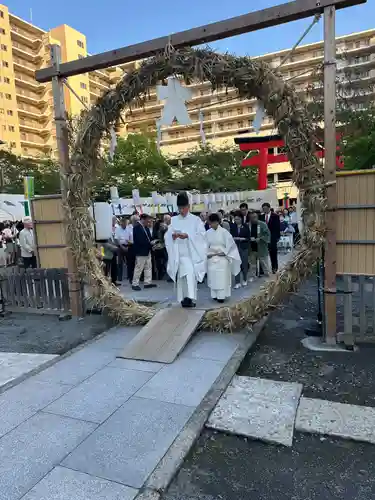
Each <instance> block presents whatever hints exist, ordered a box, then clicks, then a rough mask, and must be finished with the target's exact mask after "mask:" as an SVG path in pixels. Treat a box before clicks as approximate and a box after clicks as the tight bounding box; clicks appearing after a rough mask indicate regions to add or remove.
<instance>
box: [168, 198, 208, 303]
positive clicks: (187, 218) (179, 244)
mask: <svg viewBox="0 0 375 500" xmlns="http://www.w3.org/2000/svg"><path fill="white" fill-rule="evenodd" d="M177 207H178V211H179V215H176V216H175V217H172V220H171V223H170V225H169V228H168V231H167V233H166V234H165V238H164V241H165V246H166V249H167V252H168V266H167V272H168V274H169V276H170V277H171V278H172V280H173V281H174V282H175V283H177V300H178V301H179V302H181V306H182V307H195V306H196V301H197V286H198V282H202V281H203V279H204V276H205V274H206V271H207V243H206V230H205V228H204V224H203V222H202V221H201V219H200V218H199V217H197V216H196V215H193V214H191V213H190V203H189V196H188V194H187V193H186V192H181V193H179V194H178V195H177Z"/></svg>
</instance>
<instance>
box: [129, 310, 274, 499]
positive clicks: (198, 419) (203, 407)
mask: <svg viewBox="0 0 375 500" xmlns="http://www.w3.org/2000/svg"><path fill="white" fill-rule="evenodd" d="M267 319H268V316H266V317H264V318H263V319H262V320H261V321H259V322H258V323H256V324H255V325H254V327H253V330H252V331H251V332H249V334H248V335H247V336H246V337H245V339H244V340H243V342H242V344H241V345H240V346H239V347H238V348H237V349H236V351H235V352H234V353H233V355H232V357H231V358H230V360H229V361H228V362H227V364H226V365H225V367H224V369H223V371H222V372H221V374H220V375H219V377H218V378H217V379H216V381H215V382H214V384H213V385H212V387H211V389H210V390H209V391H208V393H207V394H206V396H205V397H204V399H203V400H202V402H201V403H200V405H199V406H198V407H197V408H196V410H195V411H194V413H193V415H192V416H191V417H190V419H189V420H188V422H187V423H186V425H185V427H184V428H183V429H182V431H181V432H180V434H179V435H178V436H177V438H176V439H175V440H174V442H173V443H172V445H171V446H170V448H169V449H168V451H167V453H166V454H165V455H164V457H163V458H162V459H161V460H160V462H159V464H158V465H157V466H156V467H155V469H154V470H153V472H152V473H151V475H150V476H149V478H148V479H147V481H146V482H145V484H144V486H143V487H142V488H141V490H140V492H139V493H138V495H137V496H136V497H135V500H146V499H147V500H148V499H150V500H154V499H155V500H157V499H158V498H160V495H161V494H162V493H164V492H165V490H166V489H167V488H168V486H169V484H170V483H171V481H172V479H173V477H174V476H175V474H176V473H177V472H178V470H179V469H180V467H181V465H182V463H183V461H184V459H185V457H186V455H187V454H188V453H189V451H190V449H191V448H192V446H193V445H194V443H195V441H196V440H197V438H198V437H199V435H200V433H201V431H202V429H203V427H204V425H205V423H206V421H207V419H208V417H209V415H210V413H211V411H212V410H213V408H214V407H215V405H216V404H217V402H218V401H219V399H220V397H221V396H222V394H223V393H224V391H225V390H226V388H227V387H228V385H229V383H230V381H231V380H232V378H233V375H235V373H236V372H237V370H238V368H239V366H240V364H241V363H242V360H243V359H244V357H245V356H246V354H247V352H248V351H249V349H250V348H251V347H252V346H253V345H254V343H255V342H256V340H257V338H258V336H259V334H260V333H261V331H262V330H263V328H264V326H265V324H266V322H267Z"/></svg>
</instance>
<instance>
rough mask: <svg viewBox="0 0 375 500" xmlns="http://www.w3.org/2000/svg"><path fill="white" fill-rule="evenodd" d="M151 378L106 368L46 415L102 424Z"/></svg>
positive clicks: (75, 389)
mask: <svg viewBox="0 0 375 500" xmlns="http://www.w3.org/2000/svg"><path fill="white" fill-rule="evenodd" d="M152 376H153V373H149V372H140V371H136V370H125V369H123V370H121V369H119V368H108V367H105V368H102V369H101V370H99V371H98V372H96V373H95V374H94V375H92V376H91V377H90V378H88V379H86V380H85V381H84V382H82V384H80V385H78V386H77V387H74V388H73V389H72V390H70V391H69V392H68V393H67V394H64V395H63V396H62V397H61V398H59V399H58V400H56V401H54V402H53V403H52V404H50V405H49V406H47V408H45V411H48V412H51V413H55V414H58V415H65V416H67V417H72V418H78V419H80V420H87V421H89V422H96V423H101V422H104V420H106V419H107V418H108V417H109V416H110V415H111V414H112V413H113V412H114V411H115V410H116V409H117V408H119V407H120V406H121V405H122V404H123V403H124V402H125V401H126V400H127V399H129V398H130V397H131V396H132V395H133V394H134V393H135V392H136V391H137V390H138V389H139V388H140V387H142V385H143V384H145V383H146V382H147V381H148V380H149V379H150V378H151V377H152Z"/></svg>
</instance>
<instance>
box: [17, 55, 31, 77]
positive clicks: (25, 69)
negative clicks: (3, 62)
mask: <svg viewBox="0 0 375 500" xmlns="http://www.w3.org/2000/svg"><path fill="white" fill-rule="evenodd" d="M13 66H14V69H15V71H20V72H21V73H27V74H28V75H30V76H33V77H34V76H35V70H36V65H35V64H33V63H30V62H26V61H24V60H23V59H19V58H18V57H13Z"/></svg>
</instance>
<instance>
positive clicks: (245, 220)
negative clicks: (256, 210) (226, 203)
mask: <svg viewBox="0 0 375 500" xmlns="http://www.w3.org/2000/svg"><path fill="white" fill-rule="evenodd" d="M240 212H241V216H242V224H249V222H250V213H249V206H248V204H247V203H245V202H243V203H241V205H240Z"/></svg>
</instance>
